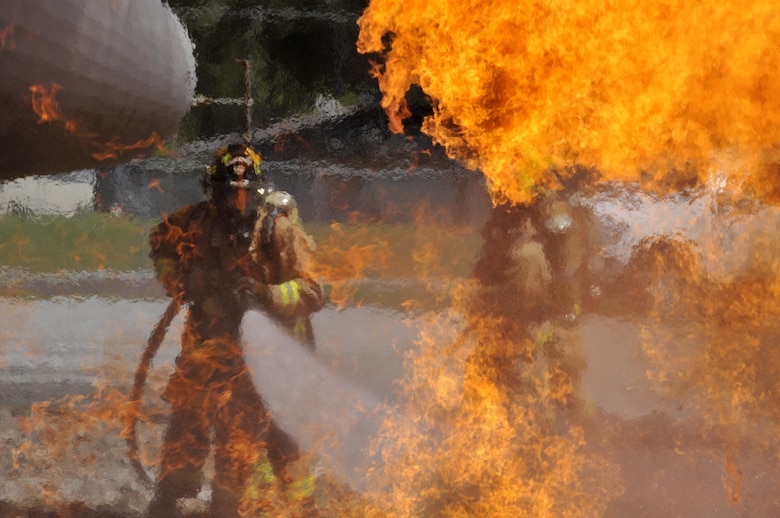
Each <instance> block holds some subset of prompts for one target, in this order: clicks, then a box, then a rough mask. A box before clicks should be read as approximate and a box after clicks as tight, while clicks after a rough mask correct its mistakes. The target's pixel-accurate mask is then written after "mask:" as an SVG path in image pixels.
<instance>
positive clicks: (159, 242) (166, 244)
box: [149, 208, 192, 298]
mask: <svg viewBox="0 0 780 518" xmlns="http://www.w3.org/2000/svg"><path fill="white" fill-rule="evenodd" d="M191 212H192V211H191V209H190V208H186V209H183V210H181V211H179V212H176V213H174V214H172V215H170V216H169V217H166V218H165V219H164V220H163V221H162V223H160V224H158V225H157V226H155V227H154V228H153V229H152V231H151V232H150V234H149V246H150V252H149V257H150V258H151V259H152V263H153V264H154V271H155V275H156V277H157V280H158V281H159V282H160V284H161V285H162V287H163V289H164V290H165V293H166V294H167V295H168V296H170V297H174V298H178V297H180V296H181V295H182V293H183V292H184V286H183V280H184V279H183V277H184V275H183V272H182V268H181V263H182V253H183V252H184V250H185V248H188V247H186V239H184V237H185V236H186V231H185V228H186V226H187V221H188V220H189V218H190V216H191Z"/></svg>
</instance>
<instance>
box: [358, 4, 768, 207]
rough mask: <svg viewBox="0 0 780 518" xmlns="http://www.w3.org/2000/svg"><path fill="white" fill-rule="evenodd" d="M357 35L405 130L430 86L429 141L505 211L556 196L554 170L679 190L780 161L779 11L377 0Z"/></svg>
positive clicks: (397, 125)
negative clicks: (730, 164)
mask: <svg viewBox="0 0 780 518" xmlns="http://www.w3.org/2000/svg"><path fill="white" fill-rule="evenodd" d="M358 24H359V26H360V36H359V39H358V43H357V46H358V50H359V51H360V52H362V53H366V54H372V55H376V56H377V61H376V63H375V66H374V68H373V72H372V73H373V74H374V75H375V76H376V77H377V78H378V80H379V86H380V89H381V91H382V93H383V95H384V98H383V101H382V104H383V107H384V108H385V109H386V111H387V113H388V115H389V116H390V119H391V128H392V129H393V130H394V131H396V132H400V131H402V130H403V120H404V119H405V118H406V117H408V116H409V110H408V107H407V104H406V99H405V96H406V94H407V92H408V91H409V89H410V87H411V86H412V85H419V86H420V87H421V88H422V90H423V92H424V93H425V94H426V95H427V96H429V97H430V100H431V104H432V107H433V115H431V116H428V117H426V119H425V121H424V125H423V131H424V132H426V133H428V134H429V135H431V136H432V137H433V138H434V141H435V142H437V143H438V144H441V145H442V146H444V147H445V148H446V150H447V151H448V153H449V154H450V156H452V157H455V158H457V159H460V160H462V161H463V162H465V163H466V164H467V165H468V166H469V167H471V168H474V169H479V170H481V171H483V172H484V174H485V175H486V177H487V179H488V181H489V185H490V188H491V191H492V195H493V197H494V199H495V200H496V201H502V200H510V201H512V202H527V201H529V200H531V199H532V198H533V197H534V195H535V192H536V188H537V187H539V186H541V187H546V188H556V187H558V179H557V178H556V177H555V176H554V175H551V174H550V170H551V169H552V168H555V169H557V170H558V171H559V174H563V175H565V174H566V170H567V168H569V167H571V166H573V165H578V166H585V167H591V168H596V169H598V171H600V173H601V174H602V175H603V177H604V178H605V179H609V180H624V181H641V182H643V183H644V184H646V185H648V186H650V187H652V188H655V189H659V190H662V191H667V190H669V189H675V188H678V187H679V186H680V185H690V184H692V183H695V182H696V181H697V180H701V179H703V178H706V177H708V176H709V175H710V174H712V173H713V172H718V169H719V164H720V163H721V162H722V161H723V160H730V159H731V158H732V157H734V156H735V157H737V159H738V161H739V162H740V164H741V167H740V168H739V169H738V170H732V171H731V172H730V173H729V174H730V175H732V176H735V177H737V178H739V179H740V180H739V181H740V182H741V181H743V180H744V178H745V177H746V176H749V175H752V174H755V173H756V172H760V171H761V170H762V168H763V167H765V164H771V163H774V162H776V161H777V160H778V149H780V148H778V146H777V139H776V134H777V132H778V129H779V127H780V101H779V100H778V97H777V96H776V95H773V91H775V90H776V89H777V86H778V84H780V72H779V71H780V51H779V50H778V47H777V45H776V43H775V42H776V41H777V40H778V37H780V14H778V12H777V9H776V6H775V4H774V3H773V2H770V1H768V0H764V1H758V2H750V3H749V4H745V3H744V2H739V1H733V0H732V1H728V2H718V3H716V4H715V3H707V4H701V3H697V4H691V3H689V2H682V1H679V0H678V1H674V0H672V1H667V2H661V3H659V2H655V1H650V0H641V1H639V2H624V1H617V2H610V3H609V4H604V2H599V1H594V0H586V1H578V2H561V1H557V2H544V3H539V2H523V1H521V2H515V1H501V0H493V1H486V2H469V4H468V6H467V7H466V6H465V5H464V4H463V3H462V2H456V1H454V0H439V1H435V2H421V1H416V2H414V1H413V2H407V1H399V0H372V1H371V3H370V5H369V7H368V8H367V9H366V11H365V12H364V13H363V15H362V17H361V18H360V19H359V21H358ZM723 155H726V158H724V156H723Z"/></svg>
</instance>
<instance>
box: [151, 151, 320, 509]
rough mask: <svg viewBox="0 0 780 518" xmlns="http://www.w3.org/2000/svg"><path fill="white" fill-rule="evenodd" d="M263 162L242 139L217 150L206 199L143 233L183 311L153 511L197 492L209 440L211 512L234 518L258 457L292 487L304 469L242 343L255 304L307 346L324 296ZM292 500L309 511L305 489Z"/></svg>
mask: <svg viewBox="0 0 780 518" xmlns="http://www.w3.org/2000/svg"><path fill="white" fill-rule="evenodd" d="M260 163H261V158H260V156H259V155H258V154H257V153H256V152H255V151H253V150H252V149H251V148H249V147H247V146H245V145H242V144H234V145H231V146H228V147H226V148H222V149H220V150H218V151H217V153H216V155H215V160H214V163H213V165H211V166H210V167H208V168H207V172H206V176H205V179H204V187H206V188H207V190H208V193H209V196H208V200H207V201H204V202H201V203H199V204H196V205H192V206H188V207H185V208H182V209H180V210H178V211H176V212H175V213H173V214H171V215H170V216H169V217H167V218H165V219H164V221H163V222H162V223H160V224H159V225H157V226H156V227H155V228H154V229H153V230H152V232H151V234H150V245H151V253H150V256H151V258H152V259H153V262H154V266H155V270H156V273H157V277H158V280H159V281H160V282H161V284H162V286H163V287H164V289H165V291H166V293H167V294H168V295H169V296H171V297H173V298H174V299H175V300H176V301H177V302H178V303H179V304H181V305H182V306H186V307H187V314H186V317H185V324H184V332H183V336H182V346H181V352H180V354H179V355H178V357H177V358H176V368H175V372H174V373H173V375H172V376H171V378H170V380H169V382H168V385H167V387H166V388H165V390H164V392H163V397H164V399H166V400H167V401H168V402H169V403H170V405H171V418H170V422H169V425H168V428H167V430H166V433H165V437H164V444H163V452H162V459H161V466H160V467H161V469H160V474H159V476H158V480H157V487H156V492H155V495H154V498H153V500H152V502H151V504H150V506H149V510H148V513H147V514H148V516H150V517H152V518H156V517H158V516H159V517H168V516H176V513H177V501H178V500H179V499H180V498H184V497H189V498H193V497H195V496H196V495H197V494H198V492H199V491H200V489H201V482H202V481H203V473H202V468H203V466H204V464H205V462H206V459H207V457H208V455H209V453H210V449H211V446H212V444H213V446H214V459H215V475H214V479H213V481H212V500H211V510H210V512H211V513H212V515H214V516H219V517H223V516H237V515H238V511H239V506H240V505H241V499H242V495H243V494H244V492H245V489H246V487H247V486H248V484H250V483H251V478H252V477H253V476H254V473H255V471H256V469H257V465H258V463H259V462H260V458H261V456H262V459H263V460H266V459H267V461H266V462H267V463H268V464H270V468H271V471H272V474H273V476H274V479H275V480H277V481H278V482H279V483H280V484H281V486H282V488H286V487H300V486H301V481H300V478H301V476H307V475H306V474H305V473H304V474H302V473H301V469H300V467H296V461H298V459H299V458H300V457H301V454H300V452H299V449H298V446H297V444H296V443H295V441H294V439H293V438H292V437H291V436H290V435H288V434H287V433H286V432H285V431H283V430H282V429H280V428H279V426H278V425H277V424H276V422H275V421H274V420H273V419H272V418H271V416H270V414H269V412H268V410H267V409H266V407H265V405H264V403H263V400H262V398H261V396H260V395H259V394H258V393H257V391H256V389H255V387H254V385H253V382H252V380H251V378H250V375H249V372H248V370H247V367H246V365H245V361H244V357H243V354H242V350H241V345H240V326H241V320H242V318H243V316H244V314H245V312H246V311H247V310H249V309H251V308H258V309H260V310H263V311H265V312H267V313H268V314H269V315H271V316H272V318H274V319H275V320H276V321H277V322H279V323H280V324H281V325H283V326H285V327H286V328H287V329H288V330H289V331H290V333H292V334H294V335H296V336H297V337H299V338H300V339H301V341H302V343H303V344H304V345H305V346H306V347H308V348H310V349H312V350H313V349H314V340H313V333H312V331H311V323H310V321H309V317H310V315H311V314H312V313H314V312H316V311H318V310H319V309H321V308H322V306H323V303H324V301H323V296H322V290H321V288H320V286H319V285H318V283H317V282H315V281H314V280H313V279H312V278H311V277H310V276H309V275H308V274H307V273H306V261H307V258H308V255H309V253H310V248H311V246H312V241H311V238H310V237H309V236H308V235H306V233H305V232H304V231H303V229H302V226H301V224H300V221H299V219H298V217H297V210H296V207H295V204H294V200H293V199H292V197H291V196H289V195H288V194H286V193H280V192H273V191H272V189H271V188H270V186H269V184H268V182H266V181H265V178H264V175H263V173H262V172H261V170H260ZM296 471H297V473H296ZM306 487H310V486H306ZM298 493H300V491H298ZM297 496H298V497H299V498H301V499H305V500H307V502H305V505H307V506H308V507H309V510H308V511H307V513H306V514H307V515H311V514H313V513H312V509H311V508H312V507H313V496H312V494H311V492H309V494H302V495H301V494H298V495H297Z"/></svg>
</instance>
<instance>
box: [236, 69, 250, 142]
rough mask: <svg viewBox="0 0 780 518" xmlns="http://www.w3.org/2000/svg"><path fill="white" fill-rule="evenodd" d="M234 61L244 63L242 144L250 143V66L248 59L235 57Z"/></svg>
mask: <svg viewBox="0 0 780 518" xmlns="http://www.w3.org/2000/svg"><path fill="white" fill-rule="evenodd" d="M236 62H238V63H241V64H243V65H244V114H245V115H246V132H245V133H244V144H246V145H247V146H251V145H252V105H253V104H254V101H253V99H252V74H251V71H252V67H251V63H250V62H249V60H248V59H237V60H236Z"/></svg>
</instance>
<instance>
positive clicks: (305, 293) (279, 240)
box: [267, 215, 325, 315]
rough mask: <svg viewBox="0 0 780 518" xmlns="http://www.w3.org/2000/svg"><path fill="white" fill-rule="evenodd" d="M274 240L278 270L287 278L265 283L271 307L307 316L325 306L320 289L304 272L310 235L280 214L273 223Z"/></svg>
mask: <svg viewBox="0 0 780 518" xmlns="http://www.w3.org/2000/svg"><path fill="white" fill-rule="evenodd" d="M273 241H274V245H275V246H276V247H278V248H277V250H279V261H280V262H281V264H280V265H279V266H280V269H281V271H282V272H286V274H283V278H285V279H290V280H287V281H285V282H282V283H280V284H271V285H268V291H267V297H268V298H267V301H268V304H269V305H270V307H271V308H272V309H273V310H274V311H277V312H279V313H281V314H287V315H307V314H310V313H314V312H316V311H319V310H320V309H322V307H323V306H324V305H325V298H324V296H323V294H322V288H321V286H320V285H319V283H318V282H317V281H316V280H314V279H313V277H312V276H311V275H310V274H308V273H307V267H308V263H309V254H310V250H309V244H310V242H311V239H310V237H309V236H308V235H305V233H304V230H303V228H301V226H300V224H297V223H295V222H294V221H293V220H292V218H290V217H289V216H286V215H281V216H279V217H278V218H277V220H276V222H275V224H274V234H273Z"/></svg>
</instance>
